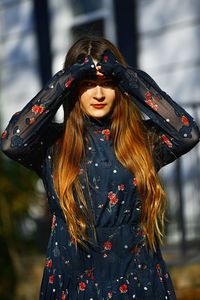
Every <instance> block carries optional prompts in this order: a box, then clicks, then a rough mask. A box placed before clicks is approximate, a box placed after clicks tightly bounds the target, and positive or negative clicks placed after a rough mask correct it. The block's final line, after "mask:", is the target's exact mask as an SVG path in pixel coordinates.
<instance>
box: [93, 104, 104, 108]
mask: <svg viewBox="0 0 200 300" xmlns="http://www.w3.org/2000/svg"><path fill="white" fill-rule="evenodd" d="M91 105H92V107H94V108H97V109H101V108H104V107H105V106H106V104H91Z"/></svg>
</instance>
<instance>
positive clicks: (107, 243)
mask: <svg viewBox="0 0 200 300" xmlns="http://www.w3.org/2000/svg"><path fill="white" fill-rule="evenodd" d="M103 247H104V249H105V250H111V249H112V243H111V242H109V241H107V242H105V243H104V244H103Z"/></svg>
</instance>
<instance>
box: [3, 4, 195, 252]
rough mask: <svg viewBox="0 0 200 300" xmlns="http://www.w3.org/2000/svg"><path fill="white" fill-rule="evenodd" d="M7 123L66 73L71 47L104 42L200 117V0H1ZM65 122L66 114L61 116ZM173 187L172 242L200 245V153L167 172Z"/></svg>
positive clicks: (165, 171) (170, 237) (180, 161)
mask: <svg viewBox="0 0 200 300" xmlns="http://www.w3.org/2000/svg"><path fill="white" fill-rule="evenodd" d="M0 28H1V30H0V105H1V110H0V117H1V121H2V124H1V127H2V128H4V127H5V126H6V124H7V121H8V120H9V118H10V117H11V115H12V114H13V113H14V112H16V111H18V110H20V109H21V108H22V107H23V106H24V105H25V104H26V103H27V101H28V100H29V99H31V98H32V97H33V96H34V95H35V94H36V93H37V92H38V91H39V89H40V88H41V87H42V86H43V84H44V83H45V82H46V81H47V80H48V79H49V78H50V77H51V75H52V74H53V73H55V72H56V71H58V70H60V69H61V68H62V65H63V62H64V57H65V54H66V51H67V49H68V48H69V46H70V45H71V43H72V42H73V41H74V40H76V39H77V38H78V37H80V36H81V35H83V34H87V33H90V34H92V33H93V34H97V35H104V36H105V37H107V38H108V39H110V40H111V41H113V42H114V43H116V44H117V45H118V46H119V48H120V49H121V51H122V52H123V53H124V55H125V58H126V59H127V62H128V63H129V64H131V65H137V66H138V67H139V68H141V69H144V70H145V71H147V72H148V73H149V74H150V75H152V77H153V78H155V80H156V81H157V83H158V84H159V85H160V86H161V88H162V89H164V90H166V91H167V92H168V93H169V94H170V95H171V96H172V98H173V99H174V100H175V101H178V102H181V103H182V105H184V106H185V107H186V108H187V109H188V111H189V112H191V113H192V114H193V115H194V117H195V118H196V119H198V118H199V104H200V96H199V81H200V72H199V71H200V52H199V43H200V2H199V1H198V0H168V1H167V2H166V1H164V0H152V1H149V0H138V1H137V0H124V1H120V0H98V1H92V0H58V1H53V0H43V1H39V0H1V1H0ZM57 118H58V120H59V119H61V118H62V111H60V112H59V113H58V114H57ZM162 175H163V176H164V177H165V179H166V181H167V182H168V187H169V188H168V193H169V198H170V201H169V203H170V204H169V219H170V220H171V223H170V224H171V225H169V226H168V232H169V235H168V237H169V238H168V242H170V243H173V242H179V243H180V242H182V246H184V245H185V243H186V242H187V241H193V240H197V239H199V238H200V234H199V232H200V230H199V229H200V205H199V200H200V199H199V194H200V193H199V192H200V191H199V188H200V187H199V178H200V176H199V175H200V174H199V149H198V147H197V148H195V149H194V150H192V151H191V152H190V153H189V154H186V155H185V156H184V159H182V158H181V159H180V160H179V162H178V163H176V164H173V165H170V166H168V167H166V168H165V170H164V171H162Z"/></svg>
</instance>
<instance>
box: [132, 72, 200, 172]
mask: <svg viewBox="0 0 200 300" xmlns="http://www.w3.org/2000/svg"><path fill="white" fill-rule="evenodd" d="M130 72H132V70H131V69H130ZM136 73H137V81H138V88H137V95H136V96H135V97H134V101H136V104H137V105H138V106H139V107H140V109H141V110H142V111H143V112H144V113H145V114H146V115H147V116H148V117H149V118H150V120H149V122H147V124H149V128H151V130H154V131H155V132H157V135H158V140H157V143H156V144H155V145H154V153H155V158H156V163H157V167H158V169H159V168H161V167H162V166H164V165H166V164H168V163H171V162H172V161H174V160H175V159H176V158H178V157H180V156H181V155H183V154H185V153H187V152H188V151H189V150H190V149H192V148H193V147H194V146H195V145H196V144H197V143H198V141H199V137H200V132H199V128H198V126H197V124H196V123H195V121H194V120H193V118H192V117H191V115H190V114H189V113H188V112H186V111H185V110H184V109H183V108H182V107H181V106H180V105H179V104H177V103H176V102H175V101H173V100H172V99H171V97H170V96H169V95H168V94H166V93H165V92H164V91H162V90H161V89H160V87H159V86H158V85H157V84H156V83H155V81H154V80H153V79H152V78H151V77H150V76H149V75H148V74H147V73H145V72H144V71H141V70H137V71H136Z"/></svg>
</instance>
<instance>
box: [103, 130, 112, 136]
mask: <svg viewBox="0 0 200 300" xmlns="http://www.w3.org/2000/svg"><path fill="white" fill-rule="evenodd" d="M102 134H105V135H109V134H110V130H109V129H104V130H102Z"/></svg>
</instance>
